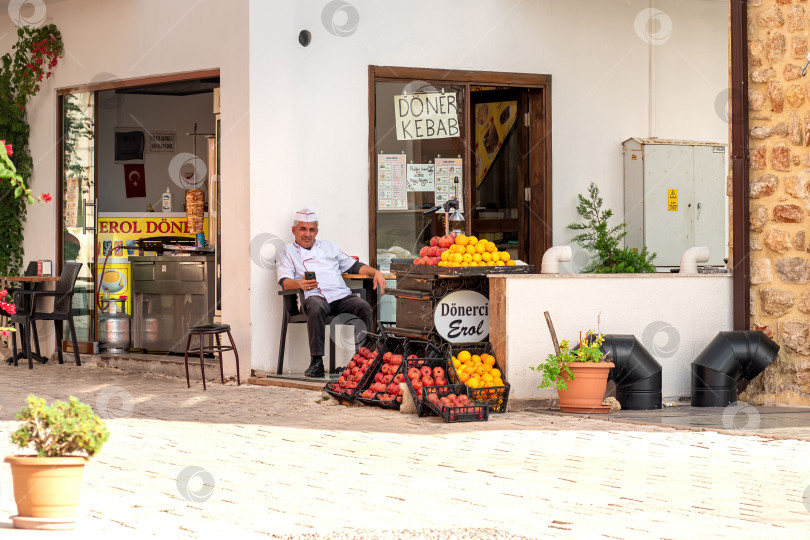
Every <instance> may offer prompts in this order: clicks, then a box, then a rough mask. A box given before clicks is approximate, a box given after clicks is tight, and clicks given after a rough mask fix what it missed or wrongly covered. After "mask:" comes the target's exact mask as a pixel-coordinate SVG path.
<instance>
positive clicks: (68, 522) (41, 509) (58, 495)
mask: <svg viewBox="0 0 810 540" xmlns="http://www.w3.org/2000/svg"><path fill="white" fill-rule="evenodd" d="M5 461H6V463H8V464H9V465H11V476H12V478H13V480H14V500H15V502H16V503H17V513H18V515H16V516H12V518H11V520H12V522H13V523H14V526H15V527H17V528H20V529H71V528H73V527H74V525H75V523H76V511H77V509H78V506H79V495H80V492H81V488H82V474H83V473H84V465H85V463H86V462H87V458H86V457H82V456H66V457H36V456H7V457H6V459H5Z"/></svg>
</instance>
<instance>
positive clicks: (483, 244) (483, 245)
mask: <svg viewBox="0 0 810 540" xmlns="http://www.w3.org/2000/svg"><path fill="white" fill-rule="evenodd" d="M486 250H487V241H486V240H480V241H479V242H478V243H477V244H475V252H476V253H483V252H485V251H486Z"/></svg>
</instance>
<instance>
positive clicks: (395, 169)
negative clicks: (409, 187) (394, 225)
mask: <svg viewBox="0 0 810 540" xmlns="http://www.w3.org/2000/svg"><path fill="white" fill-rule="evenodd" d="M377 159H378V161H377V209H378V210H381V211H382V210H405V209H407V208H408V194H407V191H406V184H405V182H406V178H405V154H380V155H379V156H378V158H377Z"/></svg>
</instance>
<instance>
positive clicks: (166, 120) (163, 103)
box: [96, 90, 216, 212]
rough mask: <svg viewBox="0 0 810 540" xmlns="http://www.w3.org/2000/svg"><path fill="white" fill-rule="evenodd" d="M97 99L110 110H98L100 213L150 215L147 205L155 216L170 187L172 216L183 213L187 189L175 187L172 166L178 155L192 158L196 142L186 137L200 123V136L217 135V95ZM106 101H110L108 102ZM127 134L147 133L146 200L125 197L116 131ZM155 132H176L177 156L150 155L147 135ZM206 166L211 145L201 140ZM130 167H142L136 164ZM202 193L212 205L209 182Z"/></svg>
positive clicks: (106, 94) (200, 151) (106, 95)
mask: <svg viewBox="0 0 810 540" xmlns="http://www.w3.org/2000/svg"><path fill="white" fill-rule="evenodd" d="M102 94H103V96H102V97H100V98H99V101H100V102H102V103H107V104H109V106H106V107H100V108H99V128H98V140H97V141H96V149H97V151H98V173H97V175H96V182H97V184H98V204H99V211H100V212H146V205H147V204H151V205H152V208H154V209H155V211H156V212H159V211H160V203H161V197H162V195H163V193H164V192H165V191H166V188H167V187H168V188H169V190H170V191H171V193H172V211H173V212H182V211H183V197H184V196H185V191H186V190H185V189H184V188H183V186H180V185H177V184H176V183H175V182H173V181H172V179H171V177H170V175H169V163H170V162H171V160H172V158H173V157H175V156H176V155H177V154H180V153H184V152H185V153H189V154H191V153H192V150H193V141H192V139H193V137H191V136H188V135H186V133H191V132H192V131H194V123H195V122H196V123H197V132H198V133H213V132H214V130H215V129H216V125H215V119H214V113H213V110H214V94H213V93H212V92H208V93H205V94H196V95H191V96H152V95H139V94H118V95H117V96H111V95H110V94H112V90H110V91H108V92H102ZM105 98H106V99H105ZM116 128H119V129H120V130H122V131H125V130H126V129H127V128H133V129H135V130H139V131H143V132H144V136H145V137H146V141H147V150H146V151H145V152H144V156H143V157H144V159H143V165H144V171H145V172H146V197H134V198H131V199H128V198H127V196H126V185H125V182H124V165H123V164H122V163H115V131H116ZM153 131H173V132H174V133H175V149H176V151H175V152H154V153H153V152H149V150H148V142H149V135H148V134H149V133H150V132H153ZM196 155H197V156H198V157H199V158H200V159H202V160H203V163H208V141H207V140H206V138H205V137H197V154H196ZM130 163H138V162H137V161H132V162H130ZM198 189H202V190H203V191H205V192H206V195H205V200H206V201H208V182H207V181H206V182H204V183H203V184H202V185H201V186H199V187H198Z"/></svg>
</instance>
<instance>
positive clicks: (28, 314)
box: [11, 262, 82, 369]
mask: <svg viewBox="0 0 810 540" xmlns="http://www.w3.org/2000/svg"><path fill="white" fill-rule="evenodd" d="M81 268H82V263H77V262H68V263H65V266H64V268H62V273H61V274H60V276H59V281H58V282H57V284H56V290H53V291H39V290H17V291H15V293H14V303H15V304H16V305H17V306H20V305H23V304H24V302H22V298H23V297H27V298H28V300H29V302H28V309H27V310H22V311H20V310H19V308H18V310H17V313H16V314H14V315H12V316H11V322H13V323H17V324H22V325H23V326H24V330H23V336H22V338H23V343H22V345H23V346H24V347H25V352H26V354H27V356H28V369H34V361H33V358H32V356H31V343H30V337H31V325H32V324H33V325H36V322H37V321H53V322H54V327H55V330H56V350H57V353H58V357H59V363H60V364H64V361H63V360H62V322H63V321H67V323H68V326H69V327H70V337H71V339H72V341H73V354H74V356H75V357H76V365H77V366H81V365H82V361H81V358H80V357H79V344H78V343H77V342H76V327H75V326H74V324H73V310H72V309H71V308H72V303H73V287H74V286H75V285H76V278H77V277H79V271H80V270H81ZM46 297H53V309H52V310H51V311H43V310H42V306H40V305H38V304H39V303H40V302H39V300H40V299H42V298H46ZM18 298H20V300H21V301H20V302H18V301H17V299H18ZM11 345H12V353H13V354H14V356H15V358H16V356H17V338H16V337H14V336H12V338H11ZM37 349H39V344H38V343H37ZM14 365H17V361H16V360H15V361H14Z"/></svg>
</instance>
